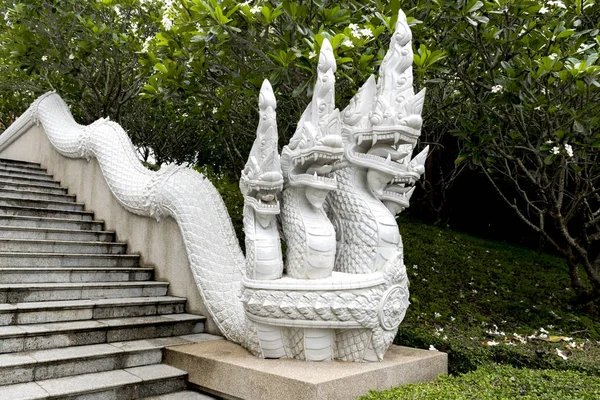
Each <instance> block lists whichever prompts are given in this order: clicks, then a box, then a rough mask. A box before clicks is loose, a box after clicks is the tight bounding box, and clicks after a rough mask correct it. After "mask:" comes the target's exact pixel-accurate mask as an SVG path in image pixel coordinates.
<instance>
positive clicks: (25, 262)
mask: <svg viewBox="0 0 600 400" xmlns="http://www.w3.org/2000/svg"><path fill="white" fill-rule="evenodd" d="M139 263H140V256H139V255H136V254H73V253H64V254H61V253H10V252H0V266H2V268H13V267H23V268H26V267H31V268H34V267H37V268H63V267H68V268H92V267H105V268H134V267H138V266H139Z"/></svg>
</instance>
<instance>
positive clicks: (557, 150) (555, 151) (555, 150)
mask: <svg viewBox="0 0 600 400" xmlns="http://www.w3.org/2000/svg"><path fill="white" fill-rule="evenodd" d="M559 153H560V147H558V146H554V147H553V148H552V154H559Z"/></svg>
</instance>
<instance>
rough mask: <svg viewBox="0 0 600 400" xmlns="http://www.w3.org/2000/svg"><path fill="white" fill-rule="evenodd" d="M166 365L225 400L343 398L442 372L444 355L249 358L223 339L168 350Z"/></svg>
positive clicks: (405, 351)
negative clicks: (363, 359) (369, 359)
mask: <svg viewBox="0 0 600 400" xmlns="http://www.w3.org/2000/svg"><path fill="white" fill-rule="evenodd" d="M165 361H166V363H167V364H169V365H172V366H174V367H176V368H179V369H182V370H184V371H187V372H188V373H189V378H188V380H189V383H191V384H192V385H193V386H196V387H197V388H199V389H200V390H202V391H205V392H207V393H211V394H214V395H217V396H219V397H223V398H225V399H245V400H269V399H286V400H317V399H318V400H326V399H327V400H346V399H356V398H357V397H358V396H361V395H364V394H366V393H368V392H369V390H370V389H377V390H383V389H389V388H392V387H395V386H400V385H403V384H406V383H412V382H423V381H428V380H432V379H434V378H435V377H437V376H438V375H441V374H447V372H448V356H447V354H445V353H441V352H437V351H428V350H419V349H412V348H409V347H401V346H391V347H390V349H389V350H388V352H387V354H386V357H385V359H384V360H383V361H382V362H379V363H351V362H343V361H334V362H324V363H317V362H305V361H299V360H290V359H280V360H263V359H258V358H255V357H253V356H252V355H251V354H250V353H249V352H248V351H247V350H245V349H244V348H242V347H241V346H239V345H237V344H234V343H231V342H228V341H225V340H214V341H210V342H202V343H194V344H190V345H182V346H177V347H175V348H167V349H166V354H165Z"/></svg>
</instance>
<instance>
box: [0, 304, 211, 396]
mask: <svg viewBox="0 0 600 400" xmlns="http://www.w3.org/2000/svg"><path fill="white" fill-rule="evenodd" d="M205 319H206V318H204V317H201V316H197V315H191V314H183V313H182V314H164V315H153V316H144V317H131V318H108V319H96V320H87V321H69V322H56V323H45V324H31V325H9V326H1V327H0V353H2V354H6V353H14V352H22V351H33V350H44V349H56V348H65V347H69V346H83V345H91V344H100V343H112V342H123V341H128V340H141V339H152V338H158V337H166V336H182V335H190V334H194V333H202V332H203V331H204V320H205ZM0 399H2V397H1V396H0Z"/></svg>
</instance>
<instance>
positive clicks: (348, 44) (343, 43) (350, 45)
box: [342, 39, 354, 47]
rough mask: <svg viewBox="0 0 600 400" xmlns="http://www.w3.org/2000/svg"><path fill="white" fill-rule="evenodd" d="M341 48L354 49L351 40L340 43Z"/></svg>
mask: <svg viewBox="0 0 600 400" xmlns="http://www.w3.org/2000/svg"><path fill="white" fill-rule="evenodd" d="M342 46H346V47H354V43H352V40H350V39H345V40H344V41H343V42H342Z"/></svg>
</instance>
